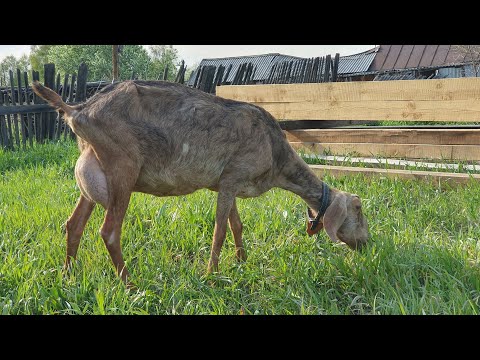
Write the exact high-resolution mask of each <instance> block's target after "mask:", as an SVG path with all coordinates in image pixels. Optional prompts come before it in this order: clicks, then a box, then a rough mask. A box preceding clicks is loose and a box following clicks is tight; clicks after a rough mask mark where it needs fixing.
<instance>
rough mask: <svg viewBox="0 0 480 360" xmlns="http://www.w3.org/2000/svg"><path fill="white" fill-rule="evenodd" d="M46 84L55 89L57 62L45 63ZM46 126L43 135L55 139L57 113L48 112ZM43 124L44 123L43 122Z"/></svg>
mask: <svg viewBox="0 0 480 360" xmlns="http://www.w3.org/2000/svg"><path fill="white" fill-rule="evenodd" d="M44 70H45V75H44V76H45V80H44V83H45V86H46V87H48V88H50V89H52V90H53V91H55V64H45V65H44ZM45 123H46V124H45V125H46V126H45V128H44V131H43V135H44V137H45V138H46V139H49V140H52V139H53V132H54V124H55V114H51V113H48V114H46V120H45ZM42 125H43V124H42Z"/></svg>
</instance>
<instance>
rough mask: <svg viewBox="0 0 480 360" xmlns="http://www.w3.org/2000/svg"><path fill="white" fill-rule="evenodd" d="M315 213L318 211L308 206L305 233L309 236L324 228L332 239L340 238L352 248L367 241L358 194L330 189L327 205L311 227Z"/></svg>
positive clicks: (335, 240)
mask: <svg viewBox="0 0 480 360" xmlns="http://www.w3.org/2000/svg"><path fill="white" fill-rule="evenodd" d="M317 214H318V211H314V210H312V209H311V208H308V212H307V215H308V216H307V233H308V234H309V235H310V236H312V235H314V234H316V233H318V232H319V231H320V230H321V229H322V228H325V231H326V233H327V235H328V236H329V237H330V239H332V241H334V242H338V240H341V241H343V242H344V243H345V244H347V245H348V246H349V247H350V248H352V249H356V250H359V249H360V248H361V247H362V246H363V245H365V244H366V243H367V240H368V238H369V233H368V224H367V220H366V218H365V216H364V215H363V212H362V203H361V200H360V197H359V196H358V195H355V194H350V193H347V192H344V191H340V190H336V189H331V191H330V203H329V206H328V208H327V210H326V211H325V214H324V215H323V217H320V220H319V222H318V224H317V226H316V227H314V229H311V227H312V223H313V220H314V218H315V217H316V216H317Z"/></svg>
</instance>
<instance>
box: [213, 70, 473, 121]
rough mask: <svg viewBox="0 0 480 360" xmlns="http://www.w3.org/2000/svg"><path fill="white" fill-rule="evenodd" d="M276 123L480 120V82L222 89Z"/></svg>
mask: <svg viewBox="0 0 480 360" xmlns="http://www.w3.org/2000/svg"><path fill="white" fill-rule="evenodd" d="M217 95H218V96H221V97H224V98H228V99H233V100H239V101H245V102H249V103H252V104H255V105H258V106H260V107H263V108H264V109H265V110H267V111H268V112H270V113H271V114H272V115H273V116H274V117H275V118H276V119H278V120H350V121H351V120H368V121H384V120H391V121H455V122H478V121H480V101H479V100H480V78H461V79H435V80H396V81H395V80H392V81H378V82H376V81H356V82H337V83H319V84H274V85H250V86H220V87H218V88H217Z"/></svg>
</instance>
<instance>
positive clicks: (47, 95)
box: [32, 81, 74, 115]
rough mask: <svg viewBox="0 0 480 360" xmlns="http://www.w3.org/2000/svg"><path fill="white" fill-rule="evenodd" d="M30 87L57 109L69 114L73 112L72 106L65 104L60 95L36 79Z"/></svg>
mask: <svg viewBox="0 0 480 360" xmlns="http://www.w3.org/2000/svg"><path fill="white" fill-rule="evenodd" d="M32 88H33V91H35V93H36V94H37V95H38V96H40V97H41V98H42V99H45V100H46V101H47V102H48V103H49V104H50V105H52V106H53V107H54V108H55V109H56V110H57V111H59V112H64V113H65V114H66V115H71V113H72V112H73V110H74V109H73V107H71V106H70V105H67V104H66V103H65V102H64V101H63V100H62V98H61V97H60V95H58V94H57V93H56V92H55V91H53V90H50V89H49V88H47V87H45V86H43V85H42V84H40V83H39V82H38V81H34V82H33V85H32Z"/></svg>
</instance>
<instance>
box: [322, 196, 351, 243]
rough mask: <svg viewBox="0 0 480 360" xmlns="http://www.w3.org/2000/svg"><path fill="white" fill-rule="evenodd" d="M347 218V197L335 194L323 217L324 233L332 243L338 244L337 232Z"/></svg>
mask: <svg viewBox="0 0 480 360" xmlns="http://www.w3.org/2000/svg"><path fill="white" fill-rule="evenodd" d="M346 218H347V196H346V195H345V194H342V193H340V192H338V193H336V194H335V199H334V200H333V202H332V203H331V204H330V206H329V207H328V209H327V211H326V212H325V215H324V216H323V225H324V226H325V232H326V233H327V235H328V236H329V237H330V239H332V241H334V242H338V239H337V231H338V229H340V227H341V226H342V224H343V222H344V221H345V219H346Z"/></svg>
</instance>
